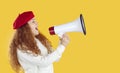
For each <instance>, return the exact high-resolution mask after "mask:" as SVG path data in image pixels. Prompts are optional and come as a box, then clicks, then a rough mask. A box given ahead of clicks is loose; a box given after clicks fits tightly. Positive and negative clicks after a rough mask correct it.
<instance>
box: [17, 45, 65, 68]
mask: <svg viewBox="0 0 120 73" xmlns="http://www.w3.org/2000/svg"><path fill="white" fill-rule="evenodd" d="M64 50H65V47H64V46H63V45H59V46H58V47H57V49H56V50H55V51H54V52H52V53H51V54H48V55H47V56H41V55H38V56H34V55H31V54H28V53H24V52H22V51H20V50H18V51H17V54H18V59H20V60H21V61H26V62H29V63H30V64H34V65H39V66H41V67H45V66H48V65H50V64H52V63H53V62H55V61H56V60H58V59H60V58H61V56H62V53H63V52H64Z"/></svg>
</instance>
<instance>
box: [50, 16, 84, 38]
mask: <svg viewBox="0 0 120 73" xmlns="http://www.w3.org/2000/svg"><path fill="white" fill-rule="evenodd" d="M66 32H82V33H83V34H84V35H86V27H85V23H84V18H83V16H82V14H80V17H79V18H78V19H76V20H74V21H72V22H68V23H66V24H61V25H58V26H52V27H49V33H50V35H55V34H57V35H58V36H59V37H62V35H63V34H64V33H66Z"/></svg>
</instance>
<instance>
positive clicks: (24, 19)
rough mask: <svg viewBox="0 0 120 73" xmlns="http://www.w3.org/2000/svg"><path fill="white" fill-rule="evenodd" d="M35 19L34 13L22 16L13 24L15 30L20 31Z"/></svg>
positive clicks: (24, 13) (29, 12)
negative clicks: (19, 29)
mask: <svg viewBox="0 0 120 73" xmlns="http://www.w3.org/2000/svg"><path fill="white" fill-rule="evenodd" d="M33 17H34V14H33V12H32V11H26V12H23V13H21V14H19V16H18V17H17V18H16V20H15V21H14V23H13V28H14V29H18V28H20V27H21V26H23V25H25V24H26V23H27V22H28V21H29V20H30V19H32V18H33Z"/></svg>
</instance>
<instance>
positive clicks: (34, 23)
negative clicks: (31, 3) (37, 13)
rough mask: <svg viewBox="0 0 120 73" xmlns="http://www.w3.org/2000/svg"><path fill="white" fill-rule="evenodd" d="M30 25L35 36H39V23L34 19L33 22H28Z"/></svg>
mask: <svg viewBox="0 0 120 73" xmlns="http://www.w3.org/2000/svg"><path fill="white" fill-rule="evenodd" d="M28 24H29V26H30V28H31V30H32V32H33V34H34V35H38V34H39V31H38V23H37V21H36V20H35V18H32V19H31V20H29V21H28Z"/></svg>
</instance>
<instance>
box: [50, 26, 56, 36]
mask: <svg viewBox="0 0 120 73" xmlns="http://www.w3.org/2000/svg"><path fill="white" fill-rule="evenodd" d="M49 33H50V35H55V31H54V27H50V28H49Z"/></svg>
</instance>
